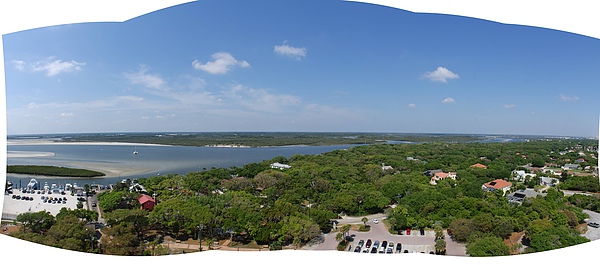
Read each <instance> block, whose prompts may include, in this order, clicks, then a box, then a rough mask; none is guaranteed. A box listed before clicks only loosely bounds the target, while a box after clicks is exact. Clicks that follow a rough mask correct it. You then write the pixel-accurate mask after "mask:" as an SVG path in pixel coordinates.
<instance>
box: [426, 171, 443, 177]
mask: <svg viewBox="0 0 600 265" xmlns="http://www.w3.org/2000/svg"><path fill="white" fill-rule="evenodd" d="M439 172H444V171H443V170H441V169H435V170H427V171H425V172H423V175H425V176H428V177H433V175H435V173H439Z"/></svg>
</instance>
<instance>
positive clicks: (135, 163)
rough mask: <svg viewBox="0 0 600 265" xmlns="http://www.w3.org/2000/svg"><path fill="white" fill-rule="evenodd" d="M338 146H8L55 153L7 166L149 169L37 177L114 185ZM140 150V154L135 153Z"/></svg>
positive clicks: (14, 178) (18, 177)
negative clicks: (90, 164)
mask: <svg viewBox="0 0 600 265" xmlns="http://www.w3.org/2000/svg"><path fill="white" fill-rule="evenodd" d="M351 146H352V145H338V146H283V147H257V148H223V147H191V146H124V145H58V144H53V145H8V146H7V150H8V152H9V153H10V152H15V151H18V152H50V153H54V156H43V157H9V158H7V165H49V166H68V164H69V162H96V163H107V164H114V165H117V166H127V167H135V168H144V169H149V170H150V171H149V172H147V173H143V174H134V175H130V176H120V177H103V178H66V177H60V178H59V177H36V178H37V179H38V180H39V181H40V182H42V183H43V182H48V183H49V184H50V183H57V184H59V183H74V182H75V183H77V185H79V186H82V185H84V184H101V185H109V184H114V183H116V182H118V181H120V180H122V179H124V178H125V177H127V178H131V179H135V178H147V177H151V176H156V175H159V174H160V175H165V174H171V173H172V174H186V173H189V172H196V171H201V170H203V169H204V168H206V169H210V168H212V167H217V168H220V167H222V168H228V167H232V166H237V167H241V166H243V165H245V164H249V163H256V162H261V161H264V160H270V159H272V158H274V157H276V156H284V157H287V158H290V157H291V156H292V155H294V154H307V155H313V154H320V153H324V152H329V151H333V150H339V149H346V148H349V147H351ZM135 150H137V151H138V154H137V155H135V154H133V152H134V151H135ZM31 178H32V176H21V175H10V176H7V180H10V181H12V182H13V183H14V184H15V187H18V185H19V183H21V184H22V185H26V184H27V182H29V180H30V179H31Z"/></svg>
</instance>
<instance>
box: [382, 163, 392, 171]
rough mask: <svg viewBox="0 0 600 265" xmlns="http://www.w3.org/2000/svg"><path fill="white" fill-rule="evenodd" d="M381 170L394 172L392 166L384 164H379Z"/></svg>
mask: <svg viewBox="0 0 600 265" xmlns="http://www.w3.org/2000/svg"><path fill="white" fill-rule="evenodd" d="M381 170H383V171H386V170H394V168H393V167H392V166H386V165H385V164H384V163H381Z"/></svg>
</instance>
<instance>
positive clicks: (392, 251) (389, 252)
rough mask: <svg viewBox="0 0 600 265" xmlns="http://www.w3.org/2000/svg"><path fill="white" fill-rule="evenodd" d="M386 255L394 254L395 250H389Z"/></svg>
mask: <svg viewBox="0 0 600 265" xmlns="http://www.w3.org/2000/svg"><path fill="white" fill-rule="evenodd" d="M386 253H387V254H392V253H394V249H392V248H388V249H387V252H386Z"/></svg>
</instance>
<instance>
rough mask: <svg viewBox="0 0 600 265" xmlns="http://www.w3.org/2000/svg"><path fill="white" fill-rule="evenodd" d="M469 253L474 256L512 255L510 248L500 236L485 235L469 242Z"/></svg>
mask: <svg viewBox="0 0 600 265" xmlns="http://www.w3.org/2000/svg"><path fill="white" fill-rule="evenodd" d="M467 254H468V255H469V256H472V257H491V256H507V255H510V248H509V247H508V246H507V245H506V244H504V242H502V239H501V238H499V237H483V238H480V239H477V240H475V241H474V242H471V243H468V244H467Z"/></svg>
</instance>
